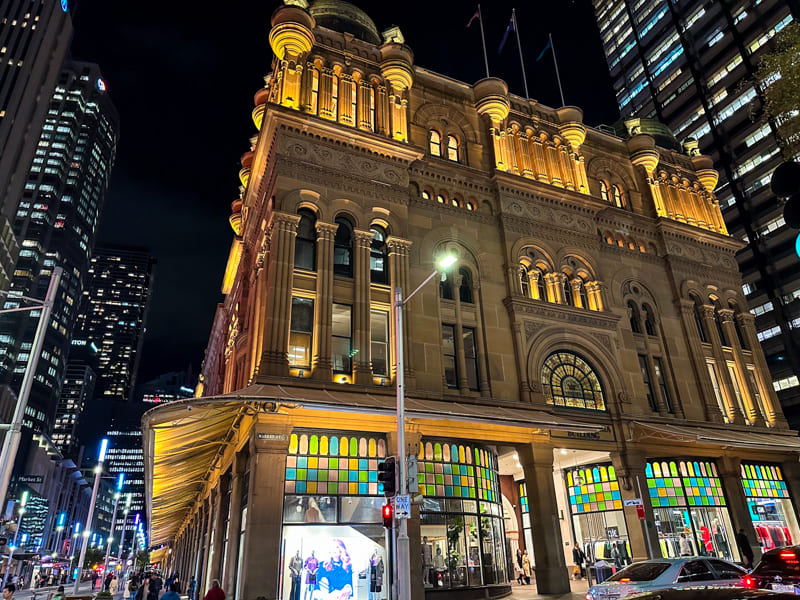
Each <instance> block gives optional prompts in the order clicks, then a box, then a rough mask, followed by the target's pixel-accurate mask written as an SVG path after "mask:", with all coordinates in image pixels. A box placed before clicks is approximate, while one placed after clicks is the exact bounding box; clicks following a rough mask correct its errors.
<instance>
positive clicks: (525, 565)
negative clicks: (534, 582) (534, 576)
mask: <svg viewBox="0 0 800 600" xmlns="http://www.w3.org/2000/svg"><path fill="white" fill-rule="evenodd" d="M522 572H523V573H524V574H525V583H526V584H527V585H530V583H531V559H530V558H529V557H528V551H527V550H523V551H522Z"/></svg>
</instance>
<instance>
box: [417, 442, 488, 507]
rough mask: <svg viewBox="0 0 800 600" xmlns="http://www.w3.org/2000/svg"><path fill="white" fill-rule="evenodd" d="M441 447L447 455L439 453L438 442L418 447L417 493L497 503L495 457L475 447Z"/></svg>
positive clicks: (439, 443) (439, 445)
mask: <svg viewBox="0 0 800 600" xmlns="http://www.w3.org/2000/svg"><path fill="white" fill-rule="evenodd" d="M444 447H445V448H448V451H447V452H443V451H442V448H443V447H442V443H441V442H424V443H422V444H420V451H419V460H418V464H417V468H418V472H419V475H418V481H419V491H420V493H422V494H423V495H425V496H430V497H439V498H474V499H477V500H485V501H489V502H500V480H499V478H498V473H497V457H496V456H495V455H494V454H493V453H491V452H489V451H488V450H486V449H484V448H480V447H477V446H475V447H470V446H459V447H456V446H455V445H452V446H447V445H446V444H445V445H444ZM456 449H457V451H456ZM465 459H466V460H465Z"/></svg>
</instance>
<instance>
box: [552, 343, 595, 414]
mask: <svg viewBox="0 0 800 600" xmlns="http://www.w3.org/2000/svg"><path fill="white" fill-rule="evenodd" d="M542 388H543V390H544V394H545V397H546V398H547V403H548V404H554V405H555V406H566V407H569V408H585V409H589V410H605V409H606V403H605V398H604V396H603V388H602V386H601V385H600V381H599V380H598V379H597V375H595V373H594V371H593V370H592V368H591V367H590V366H589V364H588V363H587V362H586V361H585V360H584V359H583V358H581V357H580V356H578V355H577V354H573V353H572V352H554V353H553V354H551V355H550V356H548V357H547V358H546V359H545V361H544V365H543V366H542Z"/></svg>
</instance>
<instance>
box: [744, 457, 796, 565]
mask: <svg viewBox="0 0 800 600" xmlns="http://www.w3.org/2000/svg"><path fill="white" fill-rule="evenodd" d="M742 487H743V488H744V495H745V497H746V498H747V507H748V508H749V509H750V518H751V519H752V520H753V527H754V528H755V530H756V535H757V536H758V543H759V544H761V549H762V550H763V551H765V552H766V551H767V550H771V549H773V548H780V547H781V546H791V545H792V544H794V543H797V541H798V540H800V531H798V526H797V517H796V515H795V512H794V509H793V508H792V503H791V499H790V498H789V490H788V489H787V487H786V482H785V481H784V480H783V473H781V468H780V467H778V466H774V465H763V464H754V463H744V464H742Z"/></svg>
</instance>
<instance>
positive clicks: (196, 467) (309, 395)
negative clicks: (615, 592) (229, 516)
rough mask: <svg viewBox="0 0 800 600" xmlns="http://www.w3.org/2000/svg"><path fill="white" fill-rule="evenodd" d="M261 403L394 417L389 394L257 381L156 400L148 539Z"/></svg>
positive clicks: (194, 490)
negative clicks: (214, 393) (232, 389)
mask: <svg viewBox="0 0 800 600" xmlns="http://www.w3.org/2000/svg"><path fill="white" fill-rule="evenodd" d="M265 404H272V405H273V406H271V407H270V409H271V410H278V409H280V411H281V412H287V411H291V410H299V409H305V410H319V411H336V412H350V413H360V414H373V415H384V416H392V415H394V414H395V411H396V397H395V395H394V394H393V393H391V389H387V393H385V394H381V393H367V392H355V391H348V390H347V389H346V388H345V387H344V386H342V387H341V388H334V389H320V388H312V387H308V388H305V387H300V386H286V385H275V384H255V385H252V386H250V387H248V388H245V389H243V390H240V391H238V392H233V393H230V394H226V395H222V396H210V397H206V398H188V399H186V400H179V401H176V402H170V403H166V404H163V405H160V406H157V407H155V408H153V409H151V410H149V411H148V412H147V413H145V415H144V417H143V418H142V436H143V442H144V463H145V485H146V490H147V501H148V507H147V508H148V514H149V515H150V543H151V544H153V545H157V544H164V543H167V542H169V541H170V540H171V539H173V538H174V536H175V534H177V532H178V529H179V527H180V526H181V524H182V523H183V522H184V520H185V518H186V516H187V513H188V511H190V510H191V509H192V506H193V503H194V502H195V500H196V498H197V496H198V493H199V492H202V490H203V488H204V485H205V484H206V482H207V481H208V478H209V472H210V471H211V469H213V468H214V467H215V466H216V465H215V463H216V461H217V460H219V458H218V457H219V456H220V455H221V454H222V453H223V452H224V450H225V447H226V446H227V445H228V444H229V443H232V441H233V439H232V438H233V435H234V433H235V431H234V430H233V428H234V426H235V425H236V424H237V423H238V421H240V420H241V418H242V417H243V416H244V415H246V414H255V413H257V412H259V410H262V409H263V407H264V405H265ZM406 419H407V420H409V421H411V420H433V421H455V422H468V423H476V424H485V425H500V426H505V427H514V428H519V429H526V430H527V431H528V432H530V431H531V430H548V429H554V430H567V431H576V432H593V431H599V430H601V429H602V428H603V426H602V425H597V424H593V423H583V422H580V421H573V420H570V419H566V418H564V417H561V416H558V415H553V414H550V413H548V412H546V411H544V410H536V409H526V408H515V407H511V406H507V405H506V406H498V405H490V404H477V403H476V404H471V403H464V402H451V401H443V400H437V399H431V398H419V397H413V396H412V397H408V398H406Z"/></svg>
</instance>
